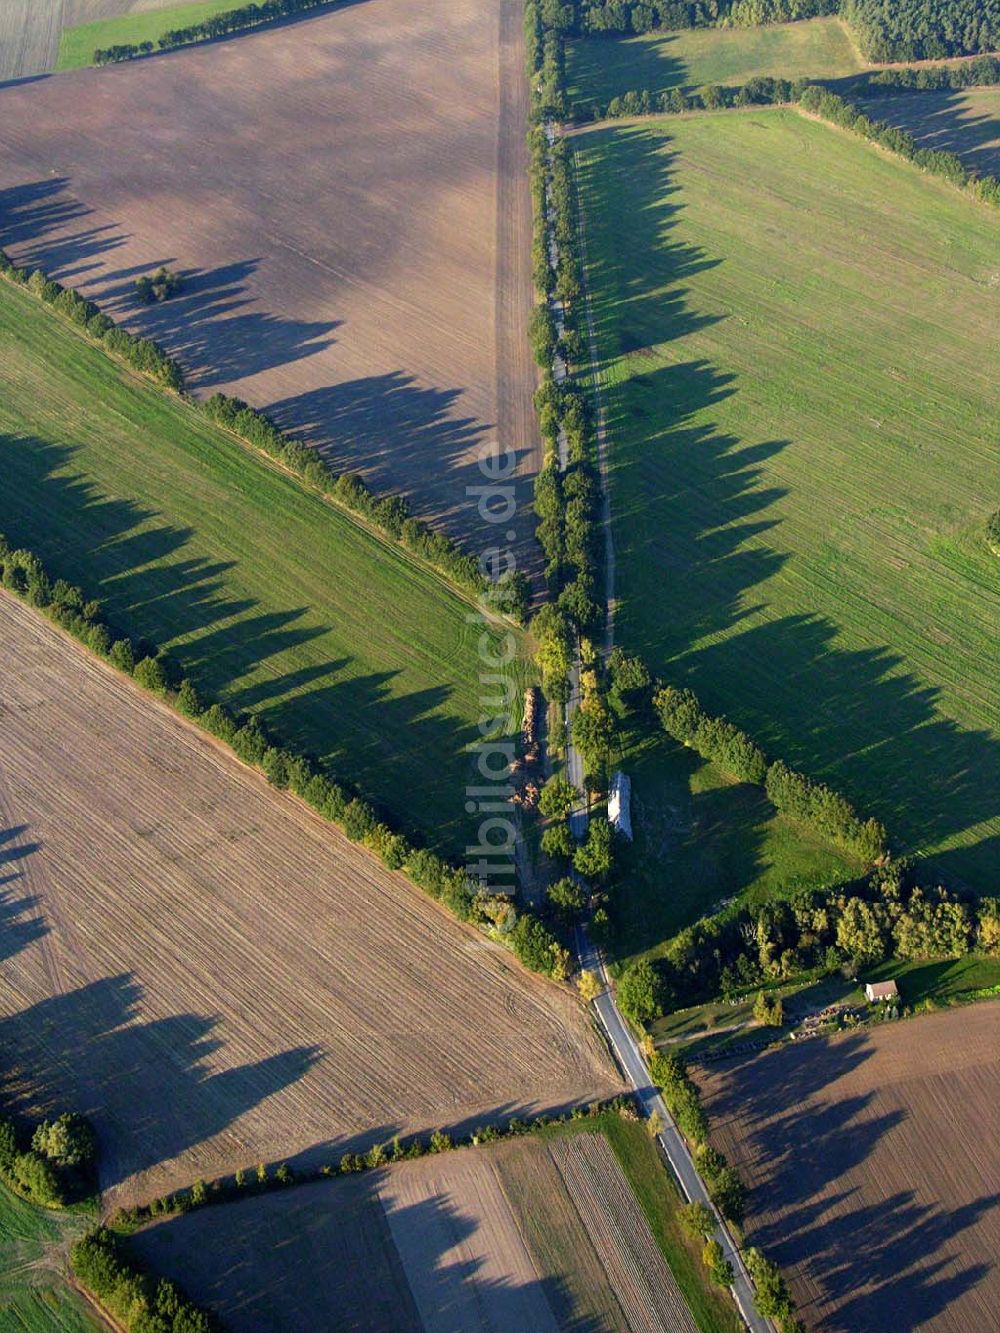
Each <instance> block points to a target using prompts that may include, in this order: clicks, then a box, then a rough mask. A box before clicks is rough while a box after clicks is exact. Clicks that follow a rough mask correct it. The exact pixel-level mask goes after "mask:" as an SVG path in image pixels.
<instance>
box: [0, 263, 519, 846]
mask: <svg viewBox="0 0 1000 1333" xmlns="http://www.w3.org/2000/svg"><path fill="white" fill-rule="evenodd" d="M0 474H2V476H3V486H2V488H0V532H5V533H6V535H7V536H8V538H9V539H10V540H11V541H12V542H13V543H16V544H18V545H23V546H27V547H30V548H31V549H33V550H35V551H37V552H38V554H39V555H40V556H41V557H42V559H43V560H44V561H45V563H46V565H47V566H48V568H49V569H50V570H51V572H52V573H53V575H54V576H62V577H65V578H68V579H70V580H72V581H75V582H77V583H79V584H81V585H82V586H83V588H84V589H85V590H86V592H87V593H88V594H89V595H91V596H96V597H99V598H100V599H101V601H102V603H103V605H104V607H105V611H106V614H107V616H108V618H109V619H110V621H111V622H112V624H113V625H114V626H116V627H117V628H119V629H120V630H122V631H124V632H126V633H128V634H130V635H132V636H147V637H148V638H149V639H151V640H152V641H153V642H154V643H156V644H158V645H160V646H162V647H165V648H169V649H170V652H171V654H172V656H173V657H175V658H176V659H177V661H178V662H179V663H180V665H181V667H182V669H183V671H184V672H185V673H186V674H187V675H189V676H190V677H191V679H192V680H194V681H195V683H196V684H197V685H199V686H200V687H201V688H202V689H203V691H204V692H205V693H206V694H207V695H209V696H211V697H216V698H219V699H221V700H222V701H224V702H226V703H228V704H230V705H231V706H232V707H234V708H236V709H239V710H245V711H249V712H253V713H256V714H258V715H259V716H260V718H261V720H262V721H263V722H264V723H265V725H266V726H267V728H268V729H269V730H270V731H271V732H272V733H273V734H274V735H275V736H276V737H277V738H279V739H280V740H281V741H283V742H284V743H286V744H290V745H292V746H294V747H297V748H299V749H302V750H305V751H307V752H309V753H311V754H314V755H315V756H316V757H317V758H319V759H321V760H322V761H323V762H324V763H326V764H327V765H328V766H329V767H330V768H331V769H332V770H333V772H334V773H336V774H340V775H342V776H343V777H344V778H345V779H346V780H348V781H353V782H354V783H355V784H356V785H357V786H358V787H359V788H360V790H361V791H362V792H363V793H364V794H366V795H367V796H369V797H370V798H372V799H374V800H376V801H377V802H378V803H380V804H381V805H382V806H384V807H385V808H386V809H387V810H388V811H390V812H391V813H392V815H393V816H395V818H396V819H397V820H398V821H399V822H400V823H401V824H402V825H404V826H406V827H409V828H413V829H422V830H425V831H427V833H428V835H429V837H430V838H431V840H432V842H433V844H434V845H435V846H437V847H439V848H441V849H443V850H446V851H450V852H455V851H456V850H457V849H458V848H459V847H461V846H464V842H465V837H464V835H465V832H466V827H465V826H466V824H467V822H468V821H467V820H466V817H465V815H464V806H465V799H466V798H465V787H466V784H467V782H468V781H469V780H471V779H472V778H473V777H474V770H473V765H472V762H471V756H470V754H469V752H468V750H467V746H468V745H469V744H470V742H473V741H476V740H478V739H479V733H478V728H477V723H478V720H479V717H480V714H481V711H482V710H481V708H480V699H479V696H480V692H481V687H480V685H479V672H480V652H479V647H480V643H479V641H480V627H479V625H477V624H475V623H468V622H467V619H466V617H467V616H468V615H469V613H470V610H471V608H470V606H469V604H468V603H466V602H465V601H463V600H462V599H461V598H460V597H459V596H458V595H457V594H455V593H454V592H452V591H451V590H450V589H449V588H448V587H447V586H446V585H445V584H444V583H443V582H442V581H441V580H440V579H439V578H438V577H436V576H435V575H433V574H432V573H430V572H429V571H428V570H427V569H426V568H425V567H424V566H423V565H421V564H420V563H419V562H417V561H416V560H414V559H411V558H410V557H408V556H407V555H406V554H405V553H404V552H402V551H401V550H400V548H398V547H397V546H395V545H394V544H388V543H386V542H383V541H381V540H380V539H379V538H378V537H376V536H374V535H371V534H370V533H368V532H367V531H366V530H364V529H363V528H361V527H360V526H359V525H358V524H357V523H355V522H354V521H353V520H352V519H351V518H349V517H348V516H347V515H345V514H344V513H343V512H341V511H339V510H337V509H336V508H334V507H333V506H331V505H329V504H327V503H325V502H324V501H323V500H322V499H321V498H320V497H319V495H318V494H315V493H312V492H310V491H308V490H307V489H306V488H304V487H303V486H302V485H301V484H300V483H299V482H298V481H296V480H294V479H292V478H290V477H288V476H286V475H285V474H283V473H282V472H280V471H279V470H278V469H277V468H276V467H274V466H272V465H270V464H269V463H268V462H267V461H266V460H264V459H262V458H259V457H258V456H256V455H254V454H252V453H251V452H250V451H249V450H248V449H247V448H245V447H244V446H242V445H241V444H239V443H237V441H236V440H235V439H233V438H232V437H231V436H229V435H227V434H226V433H224V432H222V431H220V430H217V429H215V428H214V427H212V426H210V425H209V424H208V423H207V422H206V421H205V419H204V418H203V417H202V416H201V415H200V414H199V413H198V412H197V411H196V410H195V409H194V408H193V407H191V406H188V405H185V404H184V403H182V402H180V401H179V400H178V399H176V398H174V397H172V396H169V395H166V394H164V393H162V392H160V391H159V390H158V389H156V388H155V387H153V386H152V385H150V384H148V383H147V382H145V381H141V380H140V379H139V378H138V377H136V376H134V375H131V374H129V373H127V372H126V371H125V370H123V369H121V368H120V367H119V366H118V365H117V364H116V363H114V362H113V361H112V360H110V359H109V358H108V357H107V356H106V355H105V353H104V352H103V351H101V350H100V349H99V348H98V347H97V346H94V345H92V344H91V343H89V342H88V341H87V340H86V339H85V338H83V337H82V336H79V335H77V333H76V332H75V331H74V330H73V329H71V328H70V327H69V326H68V325H67V324H65V323H64V322H63V321H62V320H61V319H60V318H59V316H57V315H55V314H54V313H52V312H51V310H50V309H49V308H48V307H46V306H44V305H42V304H41V302H39V301H37V300H36V299H35V298H34V297H32V296H30V295H29V294H27V293H25V292H23V291H21V290H19V289H17V288H14V287H12V286H11V285H10V284H8V283H0ZM511 669H512V670H513V671H515V672H516V673H517V675H518V678H519V680H520V678H521V676H522V675H524V674H525V673H526V672H527V671H528V669H529V668H528V667H527V665H526V664H525V663H524V662H521V661H518V662H517V663H515V664H514V665H513V666H512V668H511ZM494 692H495V691H494ZM516 697H520V695H517V696H516ZM487 711H488V712H491V713H492V712H493V711H495V710H487Z"/></svg>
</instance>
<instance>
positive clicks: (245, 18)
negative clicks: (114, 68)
mask: <svg viewBox="0 0 1000 1333" xmlns="http://www.w3.org/2000/svg"><path fill="white" fill-rule="evenodd" d="M328 3H329V0H263V2H262V3H261V4H259V5H257V4H251V5H240V7H239V8H238V9H229V10H226V11H225V12H224V13H222V14H215V15H213V16H212V17H211V18H207V19H205V20H204V21H203V22H202V23H193V24H191V26H190V27H187V28H174V29H172V30H171V31H170V32H165V33H163V35H162V36H161V37H160V38H159V40H158V41H157V43H156V45H157V46H158V47H159V48H160V50H161V51H172V50H174V49H175V48H176V47H178V46H189V45H191V43H192V42H208V41H211V40H212V39H213V38H217V37H227V36H229V35H230V34H231V33H234V32H245V31H246V30H247V29H249V28H259V27H260V25H261V24H262V23H273V22H274V21H275V19H281V18H288V17H290V16H291V15H293V14H302V13H305V11H306V10H309V9H317V8H318V7H319V6H320V5H325V4H328ZM153 49H154V46H153V43H152V42H137V43H133V42H126V43H120V44H118V45H116V46H105V47H98V48H97V50H95V52H94V57H93V59H94V64H95V65H112V64H115V63H117V62H118V61H122V60H134V59H135V58H136V56H148V55H151V54H152V52H153Z"/></svg>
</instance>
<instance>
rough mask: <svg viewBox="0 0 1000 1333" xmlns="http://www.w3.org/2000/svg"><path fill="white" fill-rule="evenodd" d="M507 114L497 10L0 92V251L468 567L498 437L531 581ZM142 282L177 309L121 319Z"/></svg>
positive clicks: (519, 169)
mask: <svg viewBox="0 0 1000 1333" xmlns="http://www.w3.org/2000/svg"><path fill="white" fill-rule="evenodd" d="M501 74H502V78H501ZM525 97H526V93H525V89H524V75H523V56H522V41H521V26H520V5H519V0H423V2H422V3H421V4H419V5H415V4H412V3H411V0H356V3H354V4H352V5H348V6H345V7H344V8H342V9H339V10H334V11H332V12H326V13H323V14H320V15H316V16H314V17H312V18H305V19H302V20H301V21H299V22H296V23H293V24H288V25H285V26H281V27H278V28H275V29H271V30H266V31H260V32H256V33H251V34H246V35H244V36H241V37H239V38H236V39H233V40H230V41H226V42H222V43H215V44H210V45H207V46H203V47H199V48H191V49H188V50H183V51H179V52H176V53H172V54H169V55H165V56H157V57H156V58H154V59H152V60H146V61H137V62H133V63H131V64H128V65H123V66H117V67H113V68H108V69H84V70H76V71H72V72H69V73H66V74H61V75H59V76H57V77H55V78H51V79H45V80H41V81H38V82H35V83H30V84H21V85H15V86H11V87H8V88H5V89H0V219H2V222H0V228H2V235H0V244H5V245H6V246H7V247H8V248H9V249H10V251H11V253H12V254H13V255H14V256H15V257H16V258H17V259H18V261H19V262H21V263H24V264H28V265H40V266H42V267H44V268H47V269H49V270H51V271H53V273H54V274H55V275H56V276H58V277H60V278H61V279H63V280H69V281H71V282H73V283H74V284H76V285H78V286H79V287H80V288H81V290H83V291H85V292H86V294H87V295H88V296H93V297H95V298H96V299H98V300H100V301H102V302H106V303H107V304H108V307H109V308H110V309H112V310H113V311H114V312H116V313H117V314H118V315H120V316H123V317H125V318H126V319H127V322H128V323H129V325H130V326H131V327H133V328H135V329H140V330H142V331H145V332H148V333H151V334H153V335H155V336H156V337H158V338H159V339H161V340H162V341H163V342H164V343H165V344H166V346H167V347H168V348H169V349H170V350H171V351H172V352H174V353H175V354H176V355H178V356H179V358H180V359H181V361H182V362H183V363H184V365H185V366H186V367H188V368H189V369H190V372H191V385H192V387H193V388H194V389H195V390H196V391H197V392H199V393H210V392H213V391H214V390H216V389H226V390H231V391H234V392H237V393H238V394H240V396H242V397H245V398H246V399H248V400H249V401H250V402H251V403H253V404H254V405H255V406H258V407H266V408H267V409H269V410H270V411H271V412H272V413H273V414H274V416H275V417H276V418H277V419H278V420H279V421H280V422H281V424H282V425H284V426H286V427H287V428H289V429H292V430H295V431H298V432H301V434H302V435H303V437H304V438H305V439H306V440H307V441H308V442H310V443H311V444H313V445H315V446H316V447H317V448H318V449H321V450H322V451H323V452H324V454H325V455H326V456H327V457H329V458H330V459H331V461H332V462H333V463H334V464H335V465H336V466H337V467H338V468H343V467H350V468H353V469H356V470H359V471H360V472H361V473H362V474H363V475H364V476H365V477H366V478H367V479H368V480H369V481H370V482H371V483H372V484H373V485H374V486H375V487H376V488H378V489H380V490H402V491H404V492H406V493H407V494H409V495H411V496H412V497H413V499H414V501H415V503H416V505H417V507H418V508H419V509H420V511H421V512H422V513H425V514H427V515H430V516H434V517H437V518H438V519H440V520H441V521H444V522H447V524H448V525H449V526H450V527H451V529H452V530H453V531H455V532H457V533H458V534H459V535H461V536H463V537H466V538H468V539H471V540H473V541H474V542H475V544H476V546H477V548H482V547H484V546H487V545H490V544H492V542H491V541H490V539H489V534H490V531H491V529H490V525H489V524H488V523H486V522H484V519H483V517H482V516H481V515H480V513H479V512H478V510H477V505H476V498H475V497H474V496H470V495H469V494H467V491H466V487H467V486H474V485H482V484H483V482H484V478H483V475H482V472H481V470H480V468H479V466H478V459H479V457H480V451H481V450H482V449H483V448H484V447H486V446H487V445H490V444H491V443H492V442H494V441H495V440H496V438H497V435H498V434H499V436H500V442H501V444H508V445H509V446H510V447H511V448H512V449H513V450H514V451H515V453H516V454H517V455H518V457H519V467H520V474H521V480H520V490H519V494H518V496H517V499H518V501H519V503H518V512H517V514H516V515H515V516H514V518H513V519H512V520H511V523H510V526H512V527H513V528H514V529H515V532H516V537H517V540H518V541H519V543H520V546H519V548H518V549H519V554H521V555H523V557H524V559H525V560H526V561H528V562H530V561H531V560H533V559H535V558H536V557H535V555H534V544H533V541H532V537H531V529H532V522H531V513H530V474H531V472H532V469H533V468H534V466H535V465H536V462H537V459H536V457H535V447H534V444H533V440H534V431H533V426H532V421H531V394H532V391H533V388H534V371H533V367H532V365H531V361H530V358H529V356H528V354H527V345H526V335H525V328H526V319H527V310H528V306H529V303H530V290H529V283H530V243H531V237H530V208H529V200H528V198H527V193H526V189H527V187H526V183H525V180H524V173H523V153H524V145H523V140H524V133H525ZM498 177H499V185H498ZM498 228H499V235H498ZM164 262H166V263H169V264H171V265H172V266H173V267H175V268H179V269H180V270H182V271H186V272H187V274H188V281H187V286H186V290H185V292H184V293H183V295H181V296H180V297H178V298H175V299H173V300H172V301H170V302H167V303H165V304H164V305H163V306H161V307H157V308H156V309H155V310H153V309H146V308H143V307H138V306H137V305H136V304H135V302H134V299H133V294H132V282H133V279H134V278H135V276H136V275H137V274H139V273H144V272H147V271H149V270H151V269H152V268H155V267H156V266H157V265H159V264H161V263H164ZM507 526H508V524H507V522H506V521H505V523H504V526H503V528H501V532H503V531H505V529H506V527H507Z"/></svg>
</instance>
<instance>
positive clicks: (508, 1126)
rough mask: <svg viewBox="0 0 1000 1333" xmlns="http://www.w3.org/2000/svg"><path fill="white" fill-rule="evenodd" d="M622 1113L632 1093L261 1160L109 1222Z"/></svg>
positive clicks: (631, 1114)
mask: <svg viewBox="0 0 1000 1333" xmlns="http://www.w3.org/2000/svg"><path fill="white" fill-rule="evenodd" d="M609 1114H610V1115H618V1116H621V1117H622V1118H623V1119H626V1120H635V1119H637V1111H636V1107H635V1101H634V1099H633V1097H632V1096H631V1095H625V1094H619V1095H618V1096H616V1097H612V1098H610V1099H609V1100H608V1101H603V1102H591V1103H590V1104H589V1105H588V1106H580V1105H577V1106H574V1107H573V1108H572V1109H571V1110H569V1111H564V1112H561V1113H559V1114H555V1115H550V1114H548V1113H545V1112H543V1113H542V1114H541V1115H538V1116H535V1117H534V1118H533V1119H531V1120H522V1119H521V1118H520V1117H518V1116H514V1117H513V1118H512V1119H510V1120H507V1121H500V1122H497V1123H493V1124H487V1125H478V1126H477V1127H476V1128H475V1129H473V1130H472V1131H471V1132H470V1133H469V1134H468V1135H466V1136H464V1137H462V1136H456V1135H452V1134H450V1133H448V1132H447V1131H446V1130H443V1129H436V1130H434V1131H433V1133H431V1134H427V1135H423V1134H415V1135H412V1136H411V1137H409V1138H406V1139H404V1138H402V1137H401V1136H400V1135H399V1134H396V1135H395V1136H394V1137H393V1138H392V1139H391V1140H390V1141H389V1142H387V1143H373V1144H372V1146H371V1147H370V1148H369V1149H368V1150H367V1152H364V1153H361V1152H345V1153H344V1154H343V1155H342V1156H341V1158H340V1160H339V1161H338V1162H330V1163H324V1164H322V1165H320V1166H318V1167H311V1168H309V1169H308V1170H300V1171H295V1170H293V1168H292V1167H291V1166H289V1164H288V1163H287V1162H282V1163H281V1164H280V1165H279V1166H277V1167H275V1168H273V1169H272V1168H271V1167H269V1166H268V1165H267V1164H266V1163H264V1162H261V1163H260V1164H259V1165H257V1166H256V1167H251V1168H249V1169H246V1168H240V1169H239V1170H238V1171H235V1172H234V1173H233V1174H232V1175H231V1176H220V1177H219V1178H217V1179H215V1180H212V1181H209V1182H206V1181H204V1180H196V1181H195V1182H194V1184H193V1185H192V1186H190V1188H188V1189H182V1190H176V1191H174V1192H173V1193H172V1194H165V1195H163V1196H161V1197H160V1198H156V1199H152V1200H151V1201H150V1202H149V1203H147V1204H138V1205H135V1206H133V1207H131V1208H123V1209H119V1210H118V1211H117V1212H116V1213H115V1214H114V1215H113V1216H112V1217H111V1219H110V1225H111V1226H112V1227H114V1228H115V1229H116V1230H118V1231H123V1232H129V1231H135V1230H136V1229H138V1228H139V1227H142V1226H144V1225H145V1224H146V1223H147V1222H149V1221H152V1220H153V1219H154V1218H156V1217H163V1216H173V1215H177V1214H180V1213H189V1212H191V1211H192V1210H193V1209H197V1208H205V1207H210V1206H213V1205H216V1204H224V1203H233V1202H235V1201H237V1200H239V1199H247V1198H252V1197H253V1196H255V1195H260V1194H266V1193H269V1192H270V1191H273V1190H281V1189H287V1188H289V1187H290V1186H292V1185H305V1184H311V1183H315V1182H317V1181H321V1180H329V1179H333V1178H335V1177H337V1176H351V1175H357V1174H358V1173H359V1172H362V1171H376V1170H378V1169H379V1168H381V1167H384V1166H391V1165H393V1164H395V1163H397V1162H410V1161H414V1160H416V1159H417V1158H420V1157H428V1156H435V1155H436V1154H439V1153H445V1152H453V1151H457V1150H458V1149H461V1148H482V1147H487V1146H488V1145H489V1144H491V1143H499V1142H501V1141H502V1140H504V1139H515V1138H523V1137H524V1136H525V1135H527V1134H537V1133H540V1132H541V1131H542V1130H544V1129H546V1128H548V1127H549V1126H551V1125H568V1124H575V1123H577V1122H579V1121H582V1120H587V1119H590V1120H596V1119H598V1118H599V1117H601V1116H603V1115H609Z"/></svg>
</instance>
